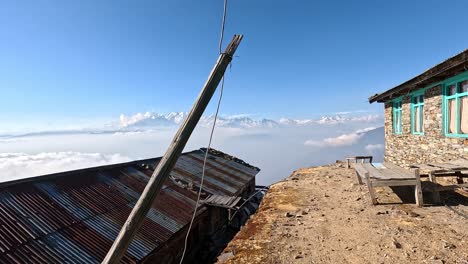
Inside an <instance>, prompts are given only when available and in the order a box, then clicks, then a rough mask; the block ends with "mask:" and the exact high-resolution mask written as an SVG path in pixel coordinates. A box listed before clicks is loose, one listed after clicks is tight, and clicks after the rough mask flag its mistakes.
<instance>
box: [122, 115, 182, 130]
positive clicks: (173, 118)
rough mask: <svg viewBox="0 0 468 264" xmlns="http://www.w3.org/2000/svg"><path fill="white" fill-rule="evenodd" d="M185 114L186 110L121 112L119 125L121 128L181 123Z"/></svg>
mask: <svg viewBox="0 0 468 264" xmlns="http://www.w3.org/2000/svg"><path fill="white" fill-rule="evenodd" d="M185 116H186V114H185V113H184V112H171V113H169V114H158V113H153V112H146V113H144V114H143V113H137V114H134V115H132V116H126V115H124V114H121V115H120V124H119V126H120V128H128V127H159V126H172V125H176V124H180V123H181V122H182V121H183V120H184V118H185Z"/></svg>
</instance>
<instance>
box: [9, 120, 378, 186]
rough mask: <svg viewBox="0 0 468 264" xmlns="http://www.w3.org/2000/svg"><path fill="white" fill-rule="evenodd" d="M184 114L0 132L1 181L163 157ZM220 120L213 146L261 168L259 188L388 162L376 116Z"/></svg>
mask: <svg viewBox="0 0 468 264" xmlns="http://www.w3.org/2000/svg"><path fill="white" fill-rule="evenodd" d="M186 115H187V114H186V113H183V112H174V113H168V114H159V113H152V112H146V113H137V114H134V115H121V116H120V118H118V119H116V120H115V121H111V122H108V123H106V124H103V125H102V126H100V127H93V128H79V129H76V128H75V129H68V130H67V129H63V130H60V129H55V130H43V131H34V132H30V131H20V132H15V133H4V134H2V133H1V131H0V181H2V182H3V181H10V180H14V179H20V178H26V177H32V176H38V175H44V174H49V173H54V172H60V171H68V170H73V169H80V168H86V167H93V166H101V165H105V164H114V163H120V162H126V161H131V160H136V159H143V158H151V157H157V156H161V155H163V154H164V151H165V150H166V148H167V147H168V144H169V142H170V140H171V139H172V137H173V136H174V134H175V132H176V130H177V128H178V126H179V125H180V124H181V122H183V120H184V118H185V117H186ZM213 121H214V117H213V116H204V117H202V119H201V120H200V122H199V125H198V126H197V128H196V129H195V131H194V133H193V135H192V137H191V138H190V140H189V142H188V143H187V146H186V148H185V150H186V151H189V150H193V149H198V148H201V147H206V145H207V142H208V137H209V130H210V126H211V125H212V124H213ZM216 124H217V128H216V131H215V136H214V139H213V144H212V147H213V148H216V149H219V150H221V151H223V152H226V153H229V154H231V155H234V156H236V157H238V158H241V159H243V160H245V161H246V162H248V163H251V164H252V165H255V166H257V167H259V168H260V169H261V172H260V174H259V175H258V177H257V183H258V184H262V185H266V184H270V183H273V182H275V181H278V180H280V179H282V178H285V177H287V176H289V174H290V173H291V172H292V171H293V170H295V169H298V168H300V167H307V166H316V165H323V164H329V163H332V162H335V161H336V160H340V159H343V158H344V157H345V156H348V155H373V156H374V158H375V160H376V161H381V160H382V159H383V151H384V131H383V127H382V125H383V118H382V116H379V115H352V114H350V113H340V114H339V115H333V116H326V117H321V118H318V119H290V118H281V119H279V120H271V119H256V118H252V117H250V116H248V115H234V116H221V117H220V118H219V119H218V120H217V123H216Z"/></svg>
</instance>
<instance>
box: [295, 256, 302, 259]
mask: <svg viewBox="0 0 468 264" xmlns="http://www.w3.org/2000/svg"><path fill="white" fill-rule="evenodd" d="M300 258H302V256H301V255H296V256H294V259H300Z"/></svg>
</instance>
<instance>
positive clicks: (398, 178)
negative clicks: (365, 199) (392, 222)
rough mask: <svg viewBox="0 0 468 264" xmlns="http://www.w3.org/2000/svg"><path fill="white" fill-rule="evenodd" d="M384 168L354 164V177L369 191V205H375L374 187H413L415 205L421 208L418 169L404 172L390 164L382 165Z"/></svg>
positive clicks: (421, 198)
mask: <svg viewBox="0 0 468 264" xmlns="http://www.w3.org/2000/svg"><path fill="white" fill-rule="evenodd" d="M384 166H385V168H376V167H374V165H372V163H356V164H355V166H354V169H355V170H356V177H357V180H358V183H359V184H363V183H365V184H366V185H367V188H368V189H369V195H370V198H371V203H372V204H373V205H375V204H377V199H376V197H375V191H374V188H375V187H382V186H389V187H391V186H414V190H415V198H416V204H417V205H418V206H420V207H421V206H423V205H424V201H423V196H422V188H421V179H420V177H419V169H413V170H412V171H408V170H405V169H403V168H400V167H398V166H396V165H393V164H390V163H384Z"/></svg>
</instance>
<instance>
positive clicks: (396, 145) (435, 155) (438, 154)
mask: <svg viewBox="0 0 468 264" xmlns="http://www.w3.org/2000/svg"><path fill="white" fill-rule="evenodd" d="M410 115H411V96H410V95H406V96H403V105H402V130H403V133H402V134H394V133H393V127H392V119H393V115H392V103H391V102H386V103H385V161H388V162H391V163H394V164H397V165H400V166H403V167H407V166H408V165H409V164H414V163H428V162H444V161H449V160H456V159H460V158H465V159H468V139H466V138H454V137H446V136H444V134H443V125H442V119H443V118H442V86H441V85H438V86H435V87H432V88H429V89H427V90H426V92H425V94H424V113H423V116H424V117H423V118H424V121H423V124H424V135H413V134H412V133H411V119H410V118H411V117H410Z"/></svg>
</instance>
